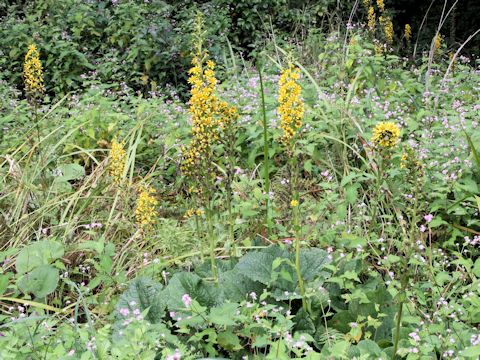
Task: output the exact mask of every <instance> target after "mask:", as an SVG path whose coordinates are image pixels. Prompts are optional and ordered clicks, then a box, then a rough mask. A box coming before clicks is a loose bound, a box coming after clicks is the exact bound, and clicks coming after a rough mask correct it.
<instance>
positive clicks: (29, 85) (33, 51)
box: [23, 44, 45, 95]
mask: <svg viewBox="0 0 480 360" xmlns="http://www.w3.org/2000/svg"><path fill="white" fill-rule="evenodd" d="M23 81H24V83H25V91H26V92H27V93H29V94H30V95H38V94H42V93H43V92H44V91H45V87H44V85H43V68H42V63H41V61H40V53H39V52H38V50H37V47H36V46H35V44H31V45H30V46H29V47H28V51H27V54H26V55H25V61H24V63H23Z"/></svg>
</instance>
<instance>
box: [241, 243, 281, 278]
mask: <svg viewBox="0 0 480 360" xmlns="http://www.w3.org/2000/svg"><path fill="white" fill-rule="evenodd" d="M287 254H288V252H287V251H286V250H282V249H281V248H280V247H278V246H270V247H269V248H267V249H262V250H260V251H252V252H250V253H248V254H246V255H245V256H243V257H242V258H241V259H240V261H239V262H238V264H237V265H236V266H235V269H236V270H237V271H238V272H239V273H240V274H242V275H244V276H246V277H248V278H249V279H251V280H253V281H258V282H261V283H262V284H265V285H268V284H269V283H270V279H271V278H272V264H273V262H274V261H275V259H277V258H286V257H287Z"/></svg>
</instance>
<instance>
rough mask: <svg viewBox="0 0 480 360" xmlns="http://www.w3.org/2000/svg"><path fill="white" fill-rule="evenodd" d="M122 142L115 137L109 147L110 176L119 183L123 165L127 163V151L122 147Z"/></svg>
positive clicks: (123, 168) (123, 169)
mask: <svg viewBox="0 0 480 360" xmlns="http://www.w3.org/2000/svg"><path fill="white" fill-rule="evenodd" d="M123 146H124V143H123V142H121V143H119V142H118V141H117V139H116V138H115V139H113V141H112V146H111V149H110V159H109V168H110V176H111V177H112V178H113V182H114V183H115V184H117V185H118V184H120V182H121V181H122V177H123V172H124V171H125V165H126V163H127V152H126V151H125V149H124V148H123Z"/></svg>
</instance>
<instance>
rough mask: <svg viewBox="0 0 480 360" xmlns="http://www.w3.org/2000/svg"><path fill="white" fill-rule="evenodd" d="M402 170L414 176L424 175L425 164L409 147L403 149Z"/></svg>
mask: <svg viewBox="0 0 480 360" xmlns="http://www.w3.org/2000/svg"><path fill="white" fill-rule="evenodd" d="M400 168H401V169H404V170H407V172H408V173H409V174H410V175H412V176H422V175H423V164H422V163H421V161H420V160H419V159H418V156H417V153H416V152H415V150H414V149H412V148H411V147H409V146H407V147H405V148H404V149H403V154H402V157H401V159H400Z"/></svg>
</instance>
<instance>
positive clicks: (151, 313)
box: [116, 277, 166, 323]
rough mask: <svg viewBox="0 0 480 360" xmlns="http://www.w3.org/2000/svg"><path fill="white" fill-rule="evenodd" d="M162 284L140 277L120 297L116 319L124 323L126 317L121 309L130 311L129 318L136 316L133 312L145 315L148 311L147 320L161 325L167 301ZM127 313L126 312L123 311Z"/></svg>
mask: <svg viewBox="0 0 480 360" xmlns="http://www.w3.org/2000/svg"><path fill="white" fill-rule="evenodd" d="M162 287H163V286H162V284H160V283H158V282H155V281H153V280H151V279H149V278H145V277H138V278H136V279H133V280H132V281H131V282H130V285H129V287H128V289H127V290H126V291H125V292H124V293H123V294H122V295H121V296H120V299H119V300H118V303H117V306H116V317H117V319H121V320H122V321H123V320H124V319H125V316H124V315H122V314H121V312H120V310H121V309H128V315H127V316H126V317H127V318H128V317H130V316H134V315H133V312H134V311H135V310H139V311H140V312H141V313H143V312H144V311H145V310H146V309H148V314H147V316H146V319H147V320H148V321H150V322H152V323H159V322H160V321H161V320H162V318H163V316H164V315H165V306H166V304H165V299H164V297H163V292H162ZM123 311H125V310H123Z"/></svg>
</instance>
